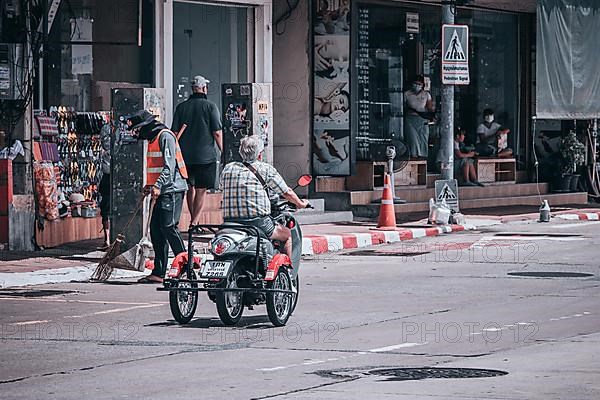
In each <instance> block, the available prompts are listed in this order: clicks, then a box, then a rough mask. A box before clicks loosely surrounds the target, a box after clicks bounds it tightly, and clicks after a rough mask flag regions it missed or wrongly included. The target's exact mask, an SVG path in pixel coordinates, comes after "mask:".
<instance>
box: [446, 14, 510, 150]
mask: <svg viewBox="0 0 600 400" xmlns="http://www.w3.org/2000/svg"><path fill="white" fill-rule="evenodd" d="M457 23H461V24H467V25H469V30H470V43H469V49H470V51H471V54H470V63H469V67H470V73H471V84H470V85H468V86H458V87H457V91H456V95H455V102H456V105H457V117H456V118H457V119H456V120H455V125H456V124H460V125H461V126H464V127H465V129H466V130H467V136H468V140H470V141H471V142H473V141H475V136H476V130H477V126H478V125H479V124H480V123H481V122H482V119H483V117H482V115H481V113H482V112H483V110H484V109H486V108H491V109H493V110H494V112H495V119H496V121H497V122H498V123H499V124H501V125H503V126H506V127H508V128H509V129H510V130H511V131H512V132H513V134H512V135H509V146H510V147H512V148H513V149H515V148H516V146H515V138H516V137H517V128H518V126H517V121H518V120H519V118H518V117H519V116H518V112H519V100H518V91H517V70H518V62H519V59H518V44H517V43H518V42H517V40H518V39H517V27H518V18H517V16H516V15H515V14H507V13H490V12H481V11H470V10H465V11H461V13H460V14H459V18H458V21H457Z"/></svg>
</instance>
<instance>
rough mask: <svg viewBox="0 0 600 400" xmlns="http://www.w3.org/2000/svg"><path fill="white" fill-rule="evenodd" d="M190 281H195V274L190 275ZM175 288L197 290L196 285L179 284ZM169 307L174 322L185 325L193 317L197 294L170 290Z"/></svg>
mask: <svg viewBox="0 0 600 400" xmlns="http://www.w3.org/2000/svg"><path fill="white" fill-rule="evenodd" d="M192 277H193V278H192V279H193V280H196V279H197V278H196V273H192ZM176 287H177V288H197V287H198V284H197V283H190V282H179V283H177V286H176ZM169 305H170V306H171V314H173V318H175V321H177V322H179V323H180V324H187V323H188V322H190V321H191V320H192V318H193V317H194V313H195V312H196V306H197V305H198V292H196V291H185V290H176V291H175V290H172V291H170V292H169Z"/></svg>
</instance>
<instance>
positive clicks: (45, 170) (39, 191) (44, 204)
mask: <svg viewBox="0 0 600 400" xmlns="http://www.w3.org/2000/svg"><path fill="white" fill-rule="evenodd" d="M33 176H34V178H35V193H36V195H37V202H38V210H39V211H38V212H39V215H40V216H42V217H44V218H46V219H47V220H49V221H52V220H55V219H57V218H58V216H59V213H58V198H59V195H58V191H57V188H56V178H55V174H54V166H53V165H52V163H50V162H37V161H36V162H34V163H33Z"/></svg>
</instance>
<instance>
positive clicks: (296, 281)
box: [290, 274, 300, 315]
mask: <svg viewBox="0 0 600 400" xmlns="http://www.w3.org/2000/svg"><path fill="white" fill-rule="evenodd" d="M292 290H296V294H294V302H293V304H292V311H290V315H292V314H293V313H294V311H296V305H297V304H298V296H299V295H300V275H299V274H296V278H295V279H292Z"/></svg>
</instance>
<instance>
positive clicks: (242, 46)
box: [173, 2, 248, 109]
mask: <svg viewBox="0 0 600 400" xmlns="http://www.w3.org/2000/svg"><path fill="white" fill-rule="evenodd" d="M247 12H248V11H247V9H246V8H242V7H224V6H211V5H206V4H192V3H178V2H176V3H174V4H173V84H174V87H173V105H174V106H175V105H177V104H178V103H180V102H182V101H184V100H186V99H187V97H188V96H189V94H190V91H191V88H190V84H189V80H188V79H192V78H193V77H194V76H196V75H202V76H204V77H205V78H206V79H208V80H210V84H209V86H208V98H209V99H210V100H211V101H214V102H215V103H216V104H217V105H218V106H219V109H220V108H221V84H223V83H245V82H248V65H247V64H248V57H247V52H248V46H247V30H246V29H247V28H246V26H247ZM190 35H191V36H190ZM179 85H181V86H182V87H179Z"/></svg>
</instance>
